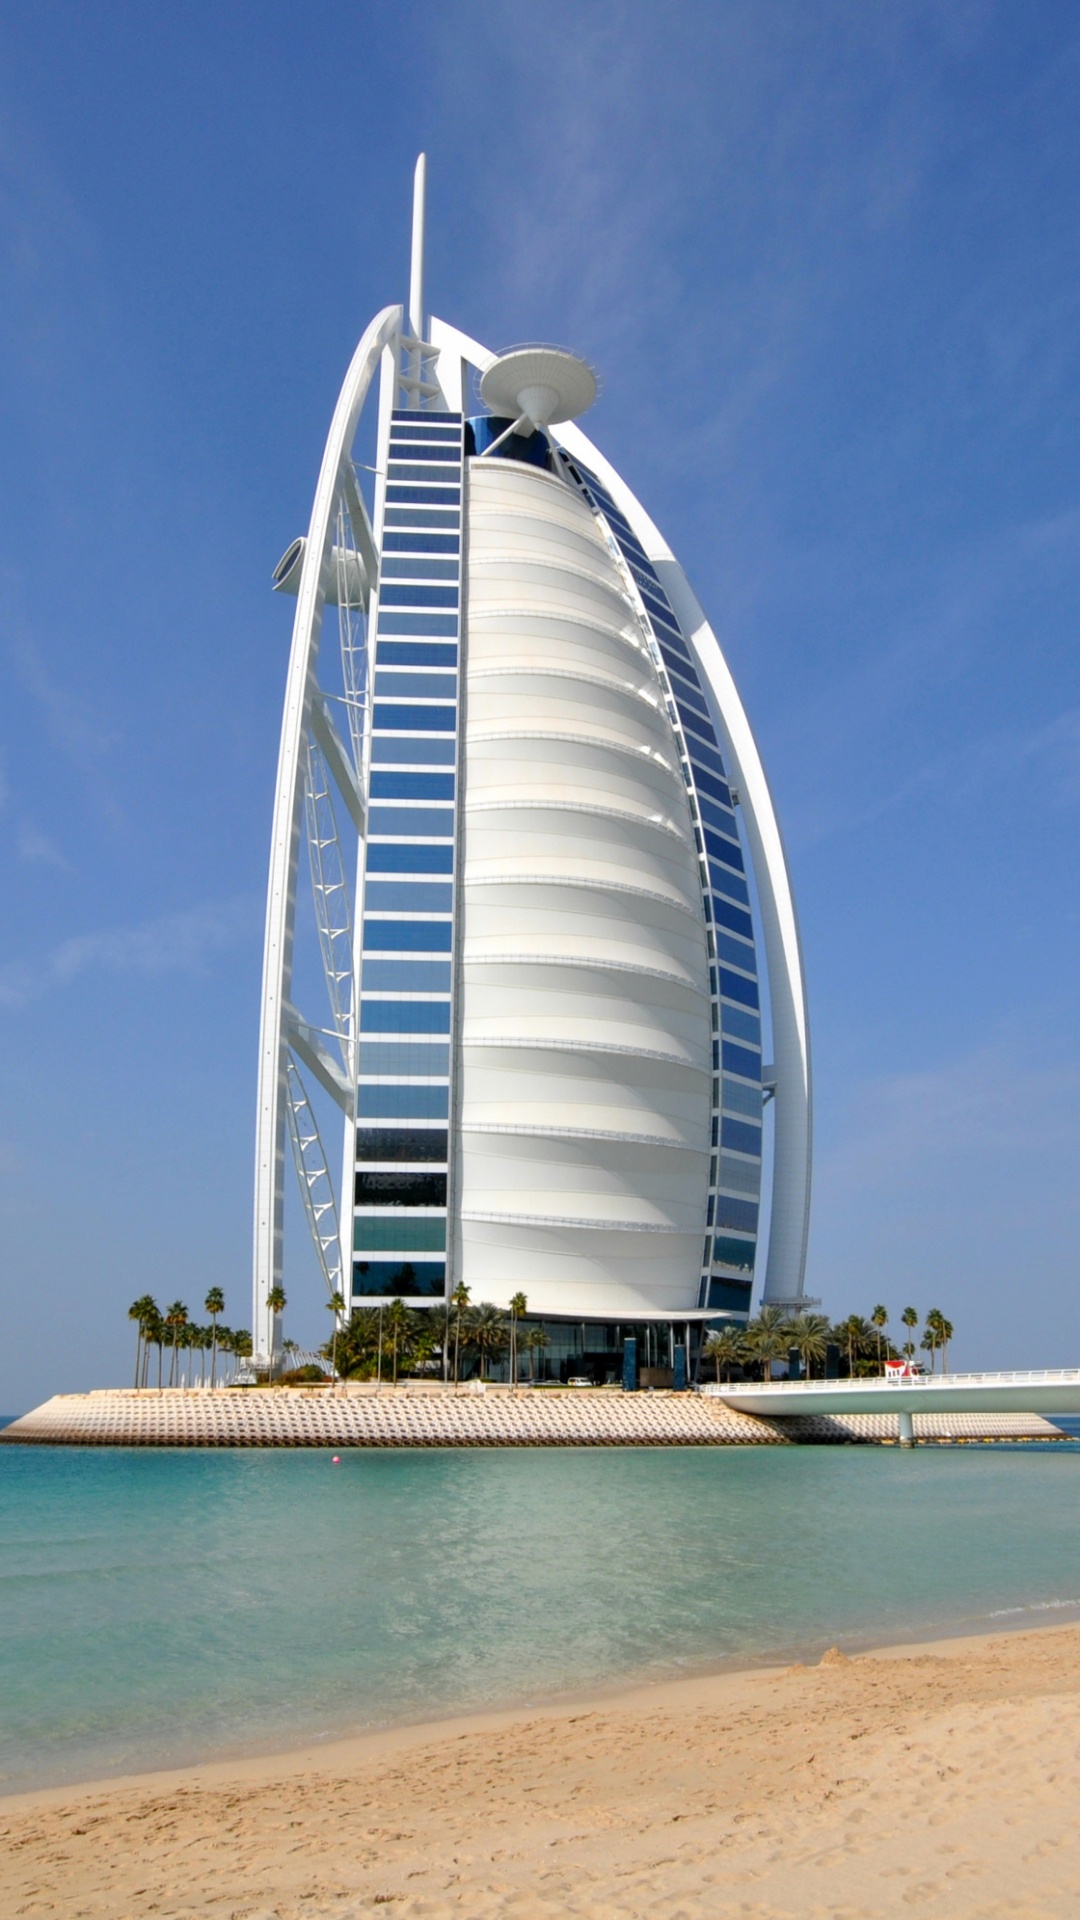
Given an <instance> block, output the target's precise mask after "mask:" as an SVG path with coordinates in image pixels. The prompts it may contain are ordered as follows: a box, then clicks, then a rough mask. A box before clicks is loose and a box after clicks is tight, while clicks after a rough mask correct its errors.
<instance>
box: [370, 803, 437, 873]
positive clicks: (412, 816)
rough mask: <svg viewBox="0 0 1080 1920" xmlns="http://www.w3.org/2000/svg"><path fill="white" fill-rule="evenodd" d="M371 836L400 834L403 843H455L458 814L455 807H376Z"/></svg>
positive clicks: (372, 818) (371, 816) (372, 816)
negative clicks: (426, 841) (453, 840)
mask: <svg viewBox="0 0 1080 1920" xmlns="http://www.w3.org/2000/svg"><path fill="white" fill-rule="evenodd" d="M368 832H369V833H370V834H373V835H375V836H377V835H379V834H390V833H394V834H399V835H400V837H401V839H402V840H452V839H453V837H454V810H453V808H452V807H372V809H371V812H370V813H369V815H368ZM370 865H371V850H370V849H369V853H368V866H369V867H370Z"/></svg>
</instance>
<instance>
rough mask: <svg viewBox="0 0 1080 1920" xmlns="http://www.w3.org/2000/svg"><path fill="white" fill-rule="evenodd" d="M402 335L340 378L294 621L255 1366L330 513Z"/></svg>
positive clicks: (279, 1143)
mask: <svg viewBox="0 0 1080 1920" xmlns="http://www.w3.org/2000/svg"><path fill="white" fill-rule="evenodd" d="M400 328H401V308H400V307H399V306H398V307H385V308H384V309H383V311H382V312H381V313H380V314H378V315H376V317H375V319H374V320H373V321H372V322H371V325H370V326H369V327H368V329H367V332H366V333H365V334H364V336H363V338H362V340H361V341H360V344H359V346H358V347H357V349H356V352H355V353H354V355H353V358H352V362H351V364H350V366H349V370H348V373H347V374H346V376H345V382H344V385H343V386H342V389H341V393H340V394H339V396H338V402H337V406H336V407H335V409H334V417H333V420H332V422H331V426H330V433H329V436H328V438H327V442H326V448H325V451H324V453H323V459H322V466H321V468H320V470H319V479H318V485H317V486H316V489H315V500H314V504H313V506H312V511H311V525H310V527H309V529H308V536H307V544H306V547H305V550H304V559H303V567H302V571H301V576H300V586H299V592H298V595H297V602H296V618H295V620H294V622H293V637H292V650H291V653H290V656H289V669H288V676H287V680H286V688H285V711H284V714H283V717H282V723H281V745H280V749H279V753H278V770H277V783H276V787H275V794H274V824H273V832H272V836H271V842H270V877H269V885H268V889H267V900H266V939H265V947H264V955H263V990H262V1018H261V1024H260V1035H259V1090H258V1109H257V1118H256V1144H255V1221H254V1259H253V1287H252V1327H251V1336H252V1344H253V1347H254V1352H255V1355H256V1357H257V1358H260V1359H262V1360H263V1361H265V1360H267V1359H269V1357H270V1354H271V1349H272V1343H273V1339H274V1319H273V1316H272V1315H271V1313H270V1311H269V1309H268V1307H267V1304H266V1301H267V1296H268V1294H269V1293H270V1290H271V1288H273V1287H275V1286H279V1285H280V1284H281V1277H282V1237H283V1228H284V1173H285V1132H286V1101H287V1091H286V1066H287V1060H288V1052H287V1049H288V1040H287V1037H286V1027H285V1005H286V1002H287V1001H288V1000H289V997H290V992H291V987H292V959H293V931H294V924H295V914H296V877H297V864H298V858H299V849H300V823H301V814H302V808H303V777H304V776H303V763H304V753H303V745H304V740H305V737H306V735H307V730H308V725H309V721H310V714H311V701H312V695H313V692H314V689H315V667H316V663H317V660H318V652H319V637H320V632H321V627H322V616H323V607H324V605H325V600H326V586H327V579H326V576H327V566H328V561H329V555H330V548H331V545H332V541H333V527H334V509H335V505H336V501H337V496H338V492H339V489H340V485H341V474H342V464H343V462H344V461H346V460H347V459H348V457H349V454H350V451H351V448H352V443H353V438H354V435H355V433H356V424H357V421H358V419H359V416H360V409H361V407H362V406H363V404H364V401H365V399H366V397H367V392H368V388H369V387H370V385H371V380H372V376H373V374H374V373H375V370H376V368H377V367H378V365H379V362H380V359H381V356H382V353H383V350H384V348H386V347H387V346H389V345H391V343H393V342H394V341H395V339H396V336H397V335H398V334H399V332H400Z"/></svg>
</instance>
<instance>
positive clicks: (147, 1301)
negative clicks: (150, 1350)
mask: <svg viewBox="0 0 1080 1920" xmlns="http://www.w3.org/2000/svg"><path fill="white" fill-rule="evenodd" d="M156 1316H157V1307H156V1305H155V1303H154V1301H153V1300H152V1299H151V1297H150V1295H149V1294H148V1293H141V1294H140V1295H139V1298H138V1299H137V1300H133V1301H132V1303H131V1305H130V1307H129V1308H128V1319H129V1320H134V1322H135V1327H136V1335H135V1385H136V1386H138V1384H139V1374H140V1371H141V1368H142V1358H143V1345H144V1343H145V1344H146V1346H147V1347H148V1346H149V1344H150V1337H149V1334H148V1332H147V1328H148V1327H149V1326H150V1324H151V1322H152V1321H153V1320H154V1319H155V1318H156Z"/></svg>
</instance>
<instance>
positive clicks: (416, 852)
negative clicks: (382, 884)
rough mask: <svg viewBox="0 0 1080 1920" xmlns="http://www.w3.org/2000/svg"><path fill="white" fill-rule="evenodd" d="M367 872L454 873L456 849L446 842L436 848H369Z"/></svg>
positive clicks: (409, 842)
mask: <svg viewBox="0 0 1080 1920" xmlns="http://www.w3.org/2000/svg"><path fill="white" fill-rule="evenodd" d="M367 870H368V873H369V874H372V873H453V871H454V849H453V847H452V846H451V845H450V844H449V843H448V842H447V841H445V840H442V841H440V842H439V843H438V844H437V845H436V846H433V847H423V846H417V845H416V844H415V842H413V841H408V842H407V843H406V844H405V845H404V846H383V845H382V844H381V843H380V844H378V845H375V846H369V848H368V850H367Z"/></svg>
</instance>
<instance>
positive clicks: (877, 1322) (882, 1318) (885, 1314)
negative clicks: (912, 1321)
mask: <svg viewBox="0 0 1080 1920" xmlns="http://www.w3.org/2000/svg"><path fill="white" fill-rule="evenodd" d="M888 1324H889V1309H888V1307H875V1308H874V1311H873V1313H872V1314H871V1315H870V1325H871V1326H872V1327H874V1328H875V1329H876V1332H877V1363H878V1372H879V1373H880V1372H881V1336H882V1334H883V1333H884V1331H885V1329H886V1327H887V1326H888Z"/></svg>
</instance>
